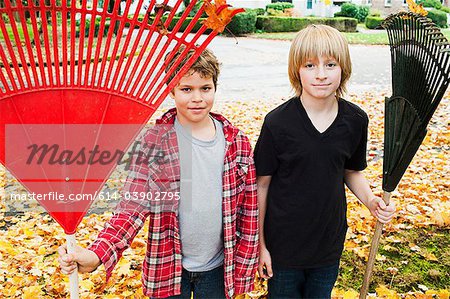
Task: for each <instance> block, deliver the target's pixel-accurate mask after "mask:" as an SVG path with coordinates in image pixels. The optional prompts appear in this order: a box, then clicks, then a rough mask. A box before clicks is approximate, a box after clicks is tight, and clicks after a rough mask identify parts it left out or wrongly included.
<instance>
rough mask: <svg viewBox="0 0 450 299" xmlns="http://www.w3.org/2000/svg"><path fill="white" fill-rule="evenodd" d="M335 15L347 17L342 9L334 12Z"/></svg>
mask: <svg viewBox="0 0 450 299" xmlns="http://www.w3.org/2000/svg"><path fill="white" fill-rule="evenodd" d="M334 17H345V15H344V13H343V12H342V11H338V12H335V13H334Z"/></svg>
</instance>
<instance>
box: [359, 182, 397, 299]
mask: <svg viewBox="0 0 450 299" xmlns="http://www.w3.org/2000/svg"><path fill="white" fill-rule="evenodd" d="M390 198H391V193H390V192H386V191H384V193H383V201H384V202H385V203H386V205H389V201H390ZM382 232H383V223H381V222H380V221H378V220H377V224H376V225H375V233H374V234H373V238H372V245H371V247H370V254H369V260H368V261H367V265H366V272H365V273H364V281H363V285H362V287H361V291H360V292H359V299H366V296H367V292H368V291H369V285H370V278H371V276H372V271H373V266H374V264H375V257H376V255H377V252H378V245H379V244H380V237H381V233H382Z"/></svg>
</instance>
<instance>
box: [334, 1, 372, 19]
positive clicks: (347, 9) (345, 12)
mask: <svg viewBox="0 0 450 299" xmlns="http://www.w3.org/2000/svg"><path fill="white" fill-rule="evenodd" d="M368 15H369V7H368V6H365V5H356V4H354V3H348V2H346V3H344V4H342V6H341V11H340V12H338V13H335V14H334V16H335V17H348V18H354V19H357V20H358V21H359V22H361V23H362V22H364V20H365V19H366V17H367V16H368Z"/></svg>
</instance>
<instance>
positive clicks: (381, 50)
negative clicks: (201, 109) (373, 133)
mask: <svg viewBox="0 0 450 299" xmlns="http://www.w3.org/2000/svg"><path fill="white" fill-rule="evenodd" d="M289 47H290V42H289V41H273V40H263V39H253V38H238V44H236V39H234V38H228V37H216V38H215V39H214V40H213V42H212V43H211V44H210V46H209V48H210V49H212V50H213V51H214V53H215V54H216V55H217V57H218V58H219V60H220V61H221V62H222V64H223V65H222V74H221V76H220V79H219V89H218V93H217V99H218V100H233V99H244V100H245V99H263V100H271V99H272V100H273V99H279V98H286V97H288V96H289V94H290V84H289V79H288V76H287V60H288V53H289ZM350 52H351V57H352V60H353V75H352V77H351V79H350V84H349V88H348V89H349V90H348V91H349V93H360V92H365V91H377V90H388V91H390V88H391V87H390V84H391V75H390V53H389V47H388V46H360V45H352V46H350Z"/></svg>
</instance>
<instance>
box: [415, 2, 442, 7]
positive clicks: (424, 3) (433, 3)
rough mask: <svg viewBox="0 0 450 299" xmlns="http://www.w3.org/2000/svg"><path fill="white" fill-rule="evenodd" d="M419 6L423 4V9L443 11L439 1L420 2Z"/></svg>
mask: <svg viewBox="0 0 450 299" xmlns="http://www.w3.org/2000/svg"><path fill="white" fill-rule="evenodd" d="M417 4H422V5H423V7H434V8H436V9H441V7H442V3H441V1H439V0H418V1H417Z"/></svg>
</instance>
